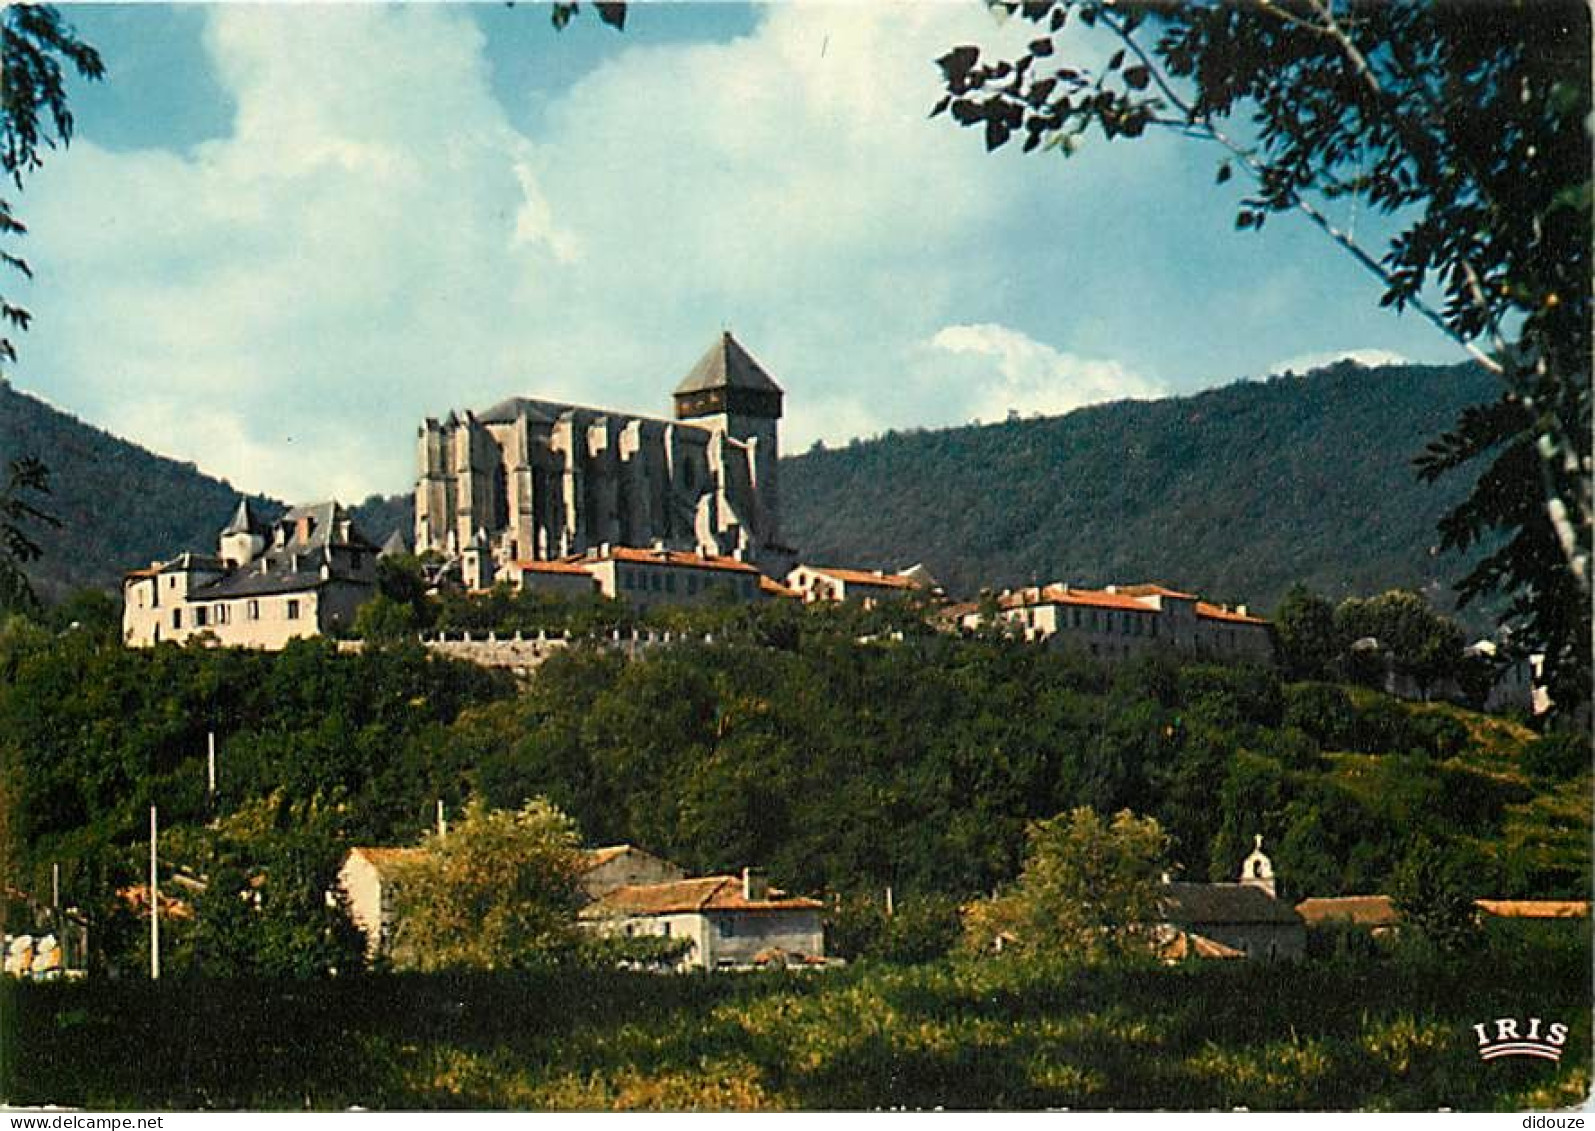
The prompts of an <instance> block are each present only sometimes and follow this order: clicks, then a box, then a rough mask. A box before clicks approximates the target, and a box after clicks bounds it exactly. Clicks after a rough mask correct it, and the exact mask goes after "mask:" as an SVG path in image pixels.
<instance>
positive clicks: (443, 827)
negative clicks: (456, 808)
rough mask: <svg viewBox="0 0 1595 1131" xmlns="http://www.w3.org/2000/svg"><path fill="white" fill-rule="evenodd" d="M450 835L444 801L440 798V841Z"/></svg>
mask: <svg viewBox="0 0 1595 1131" xmlns="http://www.w3.org/2000/svg"><path fill="white" fill-rule="evenodd" d="M448 835H449V823H448V821H447V820H445V819H444V816H443V799H442V798H441V797H440V798H438V839H439V840H442V839H443V838H444V837H446V836H448Z"/></svg>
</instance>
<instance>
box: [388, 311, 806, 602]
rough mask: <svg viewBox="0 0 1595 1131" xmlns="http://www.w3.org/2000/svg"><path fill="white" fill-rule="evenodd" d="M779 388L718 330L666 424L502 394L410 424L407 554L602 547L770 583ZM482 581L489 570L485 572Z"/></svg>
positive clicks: (775, 568)
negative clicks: (715, 565) (723, 561)
mask: <svg viewBox="0 0 1595 1131" xmlns="http://www.w3.org/2000/svg"><path fill="white" fill-rule="evenodd" d="M781 399H782V391H781V387H780V386H779V385H777V384H776V383H775V381H774V380H773V379H772V378H771V377H770V375H769V374H768V373H767V372H765V370H764V368H763V367H762V366H760V365H759V363H758V362H757V361H755V360H754V359H753V357H752V356H751V355H750V354H749V353H748V352H747V350H745V349H744V348H743V347H742V345H741V343H739V342H738V341H737V340H736V339H735V338H733V337H732V336H731V335H730V334H729V333H725V334H722V335H721V336H720V338H719V339H718V340H717V341H716V342H715V344H714V345H713V346H712V347H711V348H710V349H709V352H708V353H706V354H704V356H703V357H702V358H701V359H699V361H698V363H697V365H695V366H694V367H693V368H692V370H691V371H690V372H689V373H688V374H687V376H686V377H685V378H684V379H683V380H682V382H681V383H680V384H679V385H678V386H677V387H676V391H675V418H674V419H673V420H665V419H656V418H652V417H645V416H636V415H632V414H629V413H617V412H610V411H608V410H604V409H595V408H584V407H581V406H578V405H568V404H557V403H553V402H550V401H544V400H537V399H533V398H529V397H512V398H510V399H508V400H505V401H502V402H500V403H499V404H496V405H494V406H493V407H492V408H490V409H487V410H486V411H484V412H480V413H473V412H451V413H450V414H449V416H448V418H447V419H446V420H444V421H442V422H441V423H440V422H439V421H437V420H434V419H432V418H430V417H429V418H428V419H427V420H426V421H425V422H424V423H423V424H422V425H421V428H420V443H419V464H420V475H419V477H418V479H417V481H416V487H415V549H416V552H417V553H424V552H426V551H429V550H430V551H435V552H437V553H439V554H442V555H443V556H445V557H447V558H455V557H458V556H459V555H461V554H462V553H463V552H464V551H465V550H466V549H467V548H470V547H473V546H474V547H475V548H476V549H477V550H478V551H481V552H484V553H486V554H490V555H491V559H492V562H493V563H494V566H495V567H503V566H506V565H509V564H510V563H513V562H517V561H555V560H559V559H562V558H566V557H569V556H571V555H576V554H582V553H585V552H587V551H589V550H596V549H601V548H603V547H606V546H633V547H652V548H662V549H669V550H683V551H690V552H693V553H697V554H701V555H704V556H707V557H723V558H735V559H738V560H741V561H746V562H748V563H750V564H752V565H754V566H756V567H758V568H759V569H760V570H762V571H764V572H765V573H767V574H771V575H774V576H782V575H784V573H785V571H786V570H787V569H789V568H790V567H791V565H792V563H793V561H794V558H795V555H794V554H793V551H791V550H790V549H789V548H787V547H786V546H785V545H783V544H782V541H781V505H780V493H779V489H778V483H777V467H776V465H777V461H778V460H779V458H780V450H779V442H778V438H777V427H778V424H779V421H780V419H781ZM488 572H489V573H491V572H492V571H491V570H490V571H488Z"/></svg>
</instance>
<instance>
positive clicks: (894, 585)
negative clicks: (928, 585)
mask: <svg viewBox="0 0 1595 1131" xmlns="http://www.w3.org/2000/svg"><path fill="white" fill-rule="evenodd" d="M799 568H800V569H806V570H810V571H811V572H813V573H822V574H824V575H825V576H826V577H832V578H835V579H836V580H837V581H841V582H844V583H846V584H848V585H878V586H880V587H881V588H883V589H918V588H919V582H917V581H915V580H914V579H913V578H911V577H904V576H903V575H902V574H899V573H876V572H874V571H873V570H867V569H841V568H833V567H831V566H800V567H799Z"/></svg>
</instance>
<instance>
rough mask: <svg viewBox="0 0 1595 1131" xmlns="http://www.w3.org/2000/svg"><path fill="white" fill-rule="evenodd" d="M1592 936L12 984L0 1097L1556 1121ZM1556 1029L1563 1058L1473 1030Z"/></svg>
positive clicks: (1502, 931) (217, 1103)
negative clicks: (1142, 960) (723, 966)
mask: <svg viewBox="0 0 1595 1131" xmlns="http://www.w3.org/2000/svg"><path fill="white" fill-rule="evenodd" d="M1590 970H1591V951H1590V943H1589V938H1588V932H1587V929H1584V928H1576V927H1569V926H1566V925H1562V926H1559V927H1555V928H1550V929H1540V930H1533V929H1525V928H1524V927H1523V926H1522V925H1515V926H1514V925H1498V926H1497V927H1496V928H1495V929H1494V931H1493V932H1492V936H1491V938H1490V941H1489V945H1488V947H1487V948H1486V949H1484V950H1482V951H1480V952H1479V953H1477V954H1474V955H1472V956H1470V957H1468V958H1465V959H1453V960H1444V961H1442V960H1439V959H1435V958H1421V957H1415V956H1412V955H1405V956H1401V957H1393V956H1389V955H1381V956H1373V957H1363V958H1357V959H1350V958H1347V959H1336V960H1333V961H1325V962H1318V963H1307V964H1302V965H1297V966H1277V967H1275V966H1269V965H1266V964H1262V963H1215V964H1209V965H1200V966H1187V967H1178V968H1153V969H1134V968H1124V969H1100V968H1099V969H1068V968H1065V967H1062V966H1053V967H1045V966H1034V965H1023V964H1020V963H1017V962H1011V961H998V960H986V961H978V962H977V961H965V960H946V961H942V962H937V963H931V964H927V965H923V966H914V967H886V966H875V967H870V966H866V965H862V964H861V965H858V966H854V967H852V968H849V969H845V970H839V971H829V972H822V973H810V974H769V975H751V976H725V975H721V976H662V975H648V974H635V973H619V972H612V971H602V970H591V969H586V970H582V969H576V970H565V971H540V972H535V973H526V974H519V975H471V976H381V977H377V976H372V977H367V978H361V979H344V980H337V981H331V982H323V983H299V984H293V985H286V984H280V985H265V984H260V983H248V984H243V983H225V982H215V981H194V982H182V981H175V980H174V981H168V982H163V983H161V984H159V985H158V986H156V985H152V984H149V983H145V982H120V983H109V982H102V983H77V984H70V985H68V984H54V985H16V984H12V985H8V986H7V987H6V988H5V990H4V992H3V996H0V1003H3V1017H0V1035H3V1037H4V1041H5V1048H4V1050H3V1060H0V1065H3V1070H4V1078H3V1089H0V1090H3V1095H4V1097H5V1098H6V1099H7V1100H8V1101H9V1102H11V1103H15V1104H41V1103H47V1102H48V1103H57V1104H64V1105H71V1106H81V1107H86V1108H89V1109H93V1110H104V1109H195V1108H201V1109H203V1108H212V1109H235V1108H248V1109H305V1108H312V1109H341V1108H347V1107H353V1106H359V1107H367V1108H466V1109H500V1108H514V1109H559V1110H612V1109H647V1110H661V1109H666V1110H680V1109H713V1110H761V1109H786V1108H799V1109H817V1108H847V1109H878V1108H909V1109H929V1108H936V1107H945V1108H964V1109H968V1108H990V1109H1003V1110H1011V1109H1039V1108H1062V1107H1067V1108H1092V1109H1104V1108H1118V1109H1126V1108H1129V1109H1142V1108H1177V1109H1231V1108H1236V1107H1246V1108H1252V1109H1372V1110H1401V1109H1433V1108H1442V1107H1449V1108H1455V1109H1463V1110H1479V1109H1522V1108H1553V1107H1563V1106H1570V1105H1573V1104H1576V1103H1578V1102H1580V1101H1581V1100H1582V1098H1583V1097H1584V1096H1586V1095H1587V1094H1588V1091H1589V1086H1590V1072H1589V1063H1590V1058H1591V1043H1590V1015H1591V1008H1590V1002H1591V990H1590ZM1507 1016H1512V1017H1525V1018H1526V1017H1529V1016H1538V1017H1542V1018H1544V1019H1546V1021H1547V1023H1548V1022H1549V1021H1550V1020H1561V1021H1564V1022H1566V1023H1568V1024H1569V1025H1570V1026H1571V1035H1570V1037H1569V1039H1568V1041H1567V1044H1566V1047H1565V1052H1564V1055H1563V1057H1562V1060H1561V1062H1560V1063H1559V1064H1554V1063H1550V1062H1547V1061H1542V1060H1526V1059H1503V1060H1496V1061H1491V1062H1483V1061H1481V1060H1480V1059H1479V1057H1478V1055H1477V1051H1476V1048H1475V1043H1476V1038H1475V1036H1474V1034H1473V1031H1472V1028H1471V1026H1472V1025H1473V1024H1474V1023H1475V1022H1479V1021H1483V1020H1488V1019H1492V1018H1495V1017H1507Z"/></svg>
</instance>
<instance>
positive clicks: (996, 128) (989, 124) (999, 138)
mask: <svg viewBox="0 0 1595 1131" xmlns="http://www.w3.org/2000/svg"><path fill="white" fill-rule="evenodd" d="M1009 133H1010V131H1009V129H1008V124H1007V123H1006V122H1004V121H1002V120H1001V119H999V118H997V117H995V116H993V117H989V118H987V119H986V152H987V153H990V152H991V151H992V150H993V149H996V148H998V147H999V146H1001V145H1002V144H1003V143H1005V142H1006V141H1007V140H1008V135H1009Z"/></svg>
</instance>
